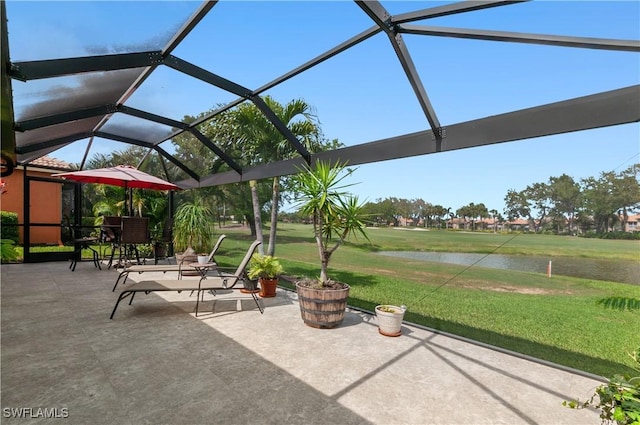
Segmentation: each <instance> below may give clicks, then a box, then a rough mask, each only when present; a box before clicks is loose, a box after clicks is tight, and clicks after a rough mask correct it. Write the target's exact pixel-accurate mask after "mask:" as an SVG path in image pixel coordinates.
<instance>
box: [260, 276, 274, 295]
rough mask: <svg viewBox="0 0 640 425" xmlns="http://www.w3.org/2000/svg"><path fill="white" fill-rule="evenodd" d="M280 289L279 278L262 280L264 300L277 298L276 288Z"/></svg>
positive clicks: (261, 291)
mask: <svg viewBox="0 0 640 425" xmlns="http://www.w3.org/2000/svg"><path fill="white" fill-rule="evenodd" d="M277 287H278V278H275V279H265V278H263V277H261V278H260V293H259V294H258V295H260V296H261V297H262V298H272V297H275V296H276V288H277Z"/></svg>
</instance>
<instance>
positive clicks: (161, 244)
mask: <svg viewBox="0 0 640 425" xmlns="http://www.w3.org/2000/svg"><path fill="white" fill-rule="evenodd" d="M152 243H153V259H154V264H158V260H159V259H161V258H164V259H165V260H167V262H168V263H170V261H169V257H171V255H173V252H171V246H172V244H173V226H172V223H171V220H167V221H166V222H165V223H164V226H163V227H162V236H160V237H159V238H154V239H153V241H152Z"/></svg>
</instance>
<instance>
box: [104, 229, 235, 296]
mask: <svg viewBox="0 0 640 425" xmlns="http://www.w3.org/2000/svg"><path fill="white" fill-rule="evenodd" d="M226 237H227V235H220V237H219V238H218V241H217V242H216V244H215V245H214V246H213V249H212V250H211V254H209V260H208V262H209V263H211V262H213V261H214V256H215V254H216V252H218V249H219V248H220V244H221V243H222V241H223V240H224V238H226ZM186 270H189V271H195V269H194V268H193V267H190V266H189V265H188V264H182V263H180V264H141V265H131V266H129V267H126V268H124V269H123V270H122V271H121V272H120V274H118V278H117V279H116V283H115V285H113V289H112V290H111V292H114V291H115V290H116V288H117V287H118V283H120V279H122V283H123V284H124V283H126V282H127V277H129V273H144V272H163V273H166V272H178V279H180V278H181V277H182V272H183V271H186ZM123 278H124V279H123Z"/></svg>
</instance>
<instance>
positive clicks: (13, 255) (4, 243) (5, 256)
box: [0, 239, 18, 263]
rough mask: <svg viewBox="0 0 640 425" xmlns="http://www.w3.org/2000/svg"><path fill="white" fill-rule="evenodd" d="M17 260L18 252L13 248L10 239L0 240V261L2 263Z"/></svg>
mask: <svg viewBox="0 0 640 425" xmlns="http://www.w3.org/2000/svg"><path fill="white" fill-rule="evenodd" d="M17 259H18V251H16V248H15V247H14V242H13V241H12V240H11V239H2V240H0V260H2V262H3V263H6V262H10V261H15V260H17Z"/></svg>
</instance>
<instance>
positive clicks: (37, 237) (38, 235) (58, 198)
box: [0, 167, 62, 244]
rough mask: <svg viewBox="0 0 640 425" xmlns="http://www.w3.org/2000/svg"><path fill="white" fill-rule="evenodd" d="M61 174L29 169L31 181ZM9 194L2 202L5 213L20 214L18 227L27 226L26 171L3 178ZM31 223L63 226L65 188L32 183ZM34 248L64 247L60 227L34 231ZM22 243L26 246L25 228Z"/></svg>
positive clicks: (20, 232)
mask: <svg viewBox="0 0 640 425" xmlns="http://www.w3.org/2000/svg"><path fill="white" fill-rule="evenodd" d="M57 172H59V171H51V172H46V171H37V170H30V169H28V168H27V173H28V175H29V176H31V177H50V176H51V174H54V173H57ZM2 179H3V180H4V182H5V183H6V186H5V190H6V192H5V193H4V194H3V195H2V197H1V198H0V208H1V209H2V211H10V212H14V213H16V214H18V223H19V224H24V211H23V210H24V202H23V199H24V196H23V195H24V169H23V168H19V167H18V168H16V169H15V170H14V171H13V173H12V174H11V175H10V176H7V177H3V178H2ZM30 190H31V201H30V213H31V223H61V222H62V185H61V184H57V183H49V182H40V181H31V187H30ZM30 230H31V237H30V239H31V244H60V243H61V241H60V234H61V231H60V227H34V226H32V227H31V229H30ZM19 235H20V243H21V244H22V243H23V242H24V227H20V228H19Z"/></svg>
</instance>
